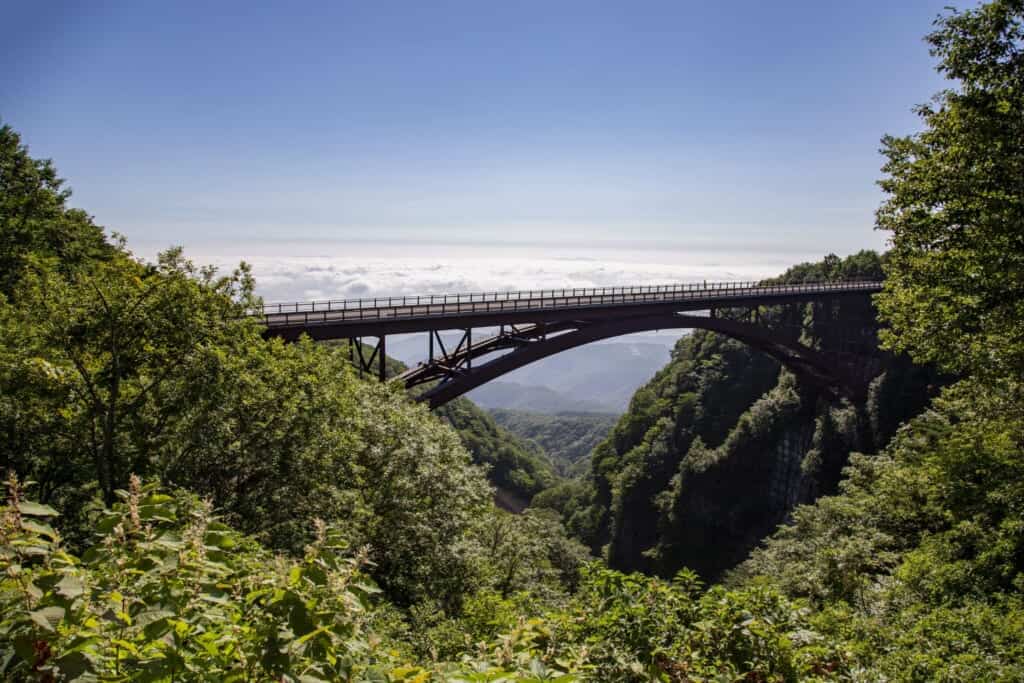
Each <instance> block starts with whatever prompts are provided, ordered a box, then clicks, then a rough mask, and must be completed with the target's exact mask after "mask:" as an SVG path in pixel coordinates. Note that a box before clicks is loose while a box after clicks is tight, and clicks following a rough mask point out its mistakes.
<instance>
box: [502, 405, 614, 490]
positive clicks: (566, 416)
mask: <svg viewBox="0 0 1024 683" xmlns="http://www.w3.org/2000/svg"><path fill="white" fill-rule="evenodd" d="M491 415H492V416H493V417H494V420H495V421H496V422H497V423H498V424H499V425H501V426H502V427H504V428H505V429H507V430H508V431H510V432H512V433H513V434H515V435H516V436H518V437H520V438H523V439H528V440H529V441H530V442H532V443H535V444H536V445H537V446H538V447H539V448H541V449H542V450H543V452H544V453H545V454H546V455H547V457H548V458H549V459H550V460H551V462H552V463H553V464H554V465H555V466H556V467H557V468H558V469H559V471H560V473H561V474H562V475H563V476H574V475H577V474H581V473H583V472H585V471H587V470H588V469H589V467H588V462H587V456H588V455H590V452H591V451H592V450H593V449H594V447H595V446H596V445H597V444H598V443H600V442H601V441H603V440H604V438H605V437H606V436H608V433H609V432H610V431H611V430H612V427H614V426H615V422H616V416H614V415H609V414H605V413H558V414H556V415H545V414H542V413H531V412H526V411H523V410H492V411H491Z"/></svg>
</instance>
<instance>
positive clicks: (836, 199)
mask: <svg viewBox="0 0 1024 683" xmlns="http://www.w3.org/2000/svg"><path fill="white" fill-rule="evenodd" d="M946 4H949V0H937V1H931V0H899V1H892V0H888V1H883V0H878V1H874V0H871V1H868V0H865V1H861V2H848V1H846V2H824V1H811V0H799V1H785V0H783V1H780V2H774V3H767V2H746V1H736V2H729V3H717V2H700V3H695V2H684V1H682V0H677V1H675V2H615V3H611V2H594V1H592V2H568V1H557V2H552V1H551V0H548V1H547V2H501V3H499V2H479V1H476V2H429V3H419V2H387V1H382V2H329V3H323V4H316V3H312V2H310V3H279V4H278V5H277V6H271V5H263V4H259V3H237V4H233V3H228V2H217V3H189V2H160V3H150V2H131V3H123V4H116V3H103V2H94V3H68V4H67V6H64V7H60V6H59V4H58V3H18V4H16V5H13V6H8V7H6V8H5V10H4V16H5V22H4V23H5V26H4V27H3V28H0V62H2V63H3V64H5V69H4V71H5V74H4V76H3V80H2V81H0V118H2V120H3V121H4V122H7V123H10V124H12V125H13V126H14V127H15V128H16V129H17V130H19V131H20V132H21V133H22V134H23V136H24V140H25V141H26V142H27V143H28V144H29V145H30V147H31V150H32V152H33V154H34V155H37V156H46V157H52V158H54V159H55V161H56V162H57V165H58V168H60V170H61V172H62V174H63V175H64V176H65V177H67V178H68V179H69V180H70V182H71V185H72V186H73V188H74V190H75V196H74V203H75V204H77V205H80V206H82V207H83V208H86V209H87V210H88V211H90V212H91V213H92V214H94V215H95V216H96V218H97V220H98V221H99V222H101V223H102V224H104V225H106V226H108V227H109V228H111V229H114V230H117V231H119V232H122V233H124V234H126V235H127V236H128V237H129V241H130V243H139V244H143V243H159V244H172V243H184V244H186V245H188V246H191V245H202V244H204V243H207V242H225V243H230V244H236V245H237V244H245V243H247V242H266V241H278V240H279V241H289V242H302V241H315V242H324V241H331V242H340V243H344V242H346V241H353V240H395V241H400V242H404V243H413V242H449V241H470V242H473V243H477V244H481V245H494V244H500V243H505V242H530V243H542V244H543V243H551V244H562V245H566V244H573V243H577V242H580V241H584V242H585V243H586V244H587V245H589V246H595V245H600V244H604V243H608V244H612V245H616V244H626V243H628V244H635V245H648V246H654V247H656V246H657V245H661V244H666V245H674V246H676V247H679V248H685V247H686V246H687V245H697V246H700V247H702V248H717V247H721V248H730V247H734V246H737V247H743V248H747V249H760V248H764V249H796V250H805V251H812V252H813V251H815V250H817V251H818V252H820V253H823V252H825V251H835V252H837V253H845V252H849V251H853V250H855V249H858V248H861V247H875V248H877V247H881V246H882V245H883V243H884V235H882V234H879V233H877V232H874V231H873V230H872V224H873V212H874V209H875V207H876V206H877V205H878V203H879V201H880V198H881V195H880V193H879V191H878V190H877V188H876V187H875V185H874V182H875V181H876V180H877V179H878V177H879V167H880V165H881V157H880V156H879V154H878V147H879V138H880V137H881V136H882V135H883V134H884V133H887V132H890V133H903V132H909V131H912V130H914V129H915V127H916V125H917V122H916V118H915V117H914V116H913V115H912V113H911V107H912V106H913V105H914V104H917V103H920V102H923V101H925V100H926V99H927V98H928V97H929V96H930V95H931V94H932V93H933V92H935V91H936V90H937V89H938V88H939V87H940V86H941V81H940V80H939V78H938V76H937V75H936V74H935V73H934V71H933V62H932V59H931V58H930V57H929V55H928V51H927V46H926V45H925V44H924V43H923V41H922V36H923V35H924V34H925V33H926V32H927V31H928V30H929V28H930V25H931V22H932V20H933V19H934V18H935V16H936V15H937V14H938V13H939V12H940V11H941V10H942V7H943V5H946ZM257 5H259V6H257Z"/></svg>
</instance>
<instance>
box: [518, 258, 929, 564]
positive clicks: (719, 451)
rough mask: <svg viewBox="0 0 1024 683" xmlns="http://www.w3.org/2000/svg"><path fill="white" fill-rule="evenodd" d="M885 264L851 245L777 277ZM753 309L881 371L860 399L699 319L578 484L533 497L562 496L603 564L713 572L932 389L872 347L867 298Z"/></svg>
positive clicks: (806, 277) (866, 272) (556, 500)
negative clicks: (814, 381)
mask: <svg viewBox="0 0 1024 683" xmlns="http://www.w3.org/2000/svg"><path fill="white" fill-rule="evenodd" d="M881 275H882V273H881V259H880V258H879V256H878V255H877V254H875V253H872V252H861V253H859V254H856V255H854V256H851V257H849V258H847V259H845V260H843V261H840V260H839V259H836V258H835V257H830V258H829V259H826V260H825V261H823V262H820V263H816V264H803V265H801V266H797V267H795V268H792V269H791V270H790V271H788V272H787V273H786V274H785V275H784V276H782V277H781V278H780V279H779V280H780V281H782V282H799V281H813V280H821V279H826V278H831V277H856V276H871V277H881ZM760 318H761V321H762V324H764V325H767V326H770V327H772V328H774V329H775V330H777V331H778V332H779V333H780V334H788V335H790V336H791V337H793V338H797V337H800V338H802V339H803V341H804V342H806V343H809V344H811V345H813V346H814V347H816V348H819V349H822V350H825V351H828V350H831V349H839V348H843V349H844V350H846V351H855V352H856V354H857V357H858V358H860V359H862V360H863V362H862V363H861V365H862V366H863V367H865V368H867V369H873V370H874V371H875V373H876V374H877V376H876V377H875V379H874V381H873V382H872V383H871V385H870V389H869V392H868V395H867V397H866V398H865V400H863V401H861V402H858V403H850V402H847V401H845V400H836V399H834V398H831V397H829V396H828V395H827V394H826V393H825V392H823V391H822V390H821V389H819V388H816V387H814V386H811V385H810V384H808V383H805V382H800V381H797V379H796V378H795V377H794V376H793V375H791V374H790V373H789V372H788V371H786V370H785V369H782V368H780V366H779V364H778V363H777V362H776V361H775V360H774V359H772V358H771V357H769V356H767V355H765V354H762V353H759V352H757V351H755V350H753V349H752V348H750V347H748V346H746V345H745V344H743V343H741V342H738V341H735V340H732V339H730V338H727V337H724V336H721V335H717V334H714V333H711V332H704V331H697V332H695V333H694V334H692V335H689V336H687V337H684V338H683V339H681V340H680V341H679V343H678V345H677V347H676V349H675V351H674V352H673V358H672V361H671V362H670V363H669V364H668V365H667V366H666V367H665V368H663V369H662V370H661V371H659V372H658V374H657V375H656V376H655V378H654V379H653V380H652V381H651V382H650V383H649V384H647V385H646V386H644V387H643V388H641V389H640V390H639V391H638V392H637V394H636V395H635V396H634V398H633V401H632V403H631V405H630V409H629V411H628V412H627V413H626V414H625V415H623V416H622V418H621V419H620V420H619V422H618V424H617V425H616V426H615V428H614V430H613V431H612V434H611V436H610V437H609V438H608V439H607V440H606V441H604V442H603V443H601V444H600V445H599V446H598V447H597V448H595V450H594V452H593V455H592V459H591V473H590V476H589V478H588V480H587V482H586V483H585V485H583V486H582V487H581V486H580V485H578V484H566V485H564V487H563V491H562V492H561V493H556V492H551V493H550V494H548V495H546V496H545V497H544V498H542V499H541V500H540V501H538V504H544V505H553V506H555V507H558V508H559V509H560V510H561V511H562V513H563V515H564V518H565V520H566V522H567V524H568V525H569V527H570V528H571V529H572V530H573V531H574V532H575V533H577V534H578V535H579V536H580V537H581V538H582V539H584V540H585V541H586V542H587V543H588V544H589V545H590V546H591V548H592V549H593V550H594V551H595V552H598V551H602V550H603V552H604V553H605V555H606V557H607V559H608V562H609V563H610V564H611V565H612V566H613V567H616V568H621V569H625V570H641V571H645V572H652V573H657V574H660V575H663V576H671V575H673V574H674V573H675V572H676V571H678V570H679V569H680V568H682V567H690V568H692V569H695V570H697V571H698V572H699V573H700V574H701V575H703V576H704V577H707V578H715V577H717V576H719V575H720V574H721V573H722V572H723V571H725V570H726V569H729V568H730V567H733V566H735V565H736V564H737V563H739V562H740V561H742V560H743V559H744V558H745V557H746V556H747V554H748V553H749V552H750V550H751V549H752V548H754V547H755V546H756V545H757V544H758V543H759V542H760V541H761V539H763V538H764V537H765V536H766V535H768V534H769V533H770V532H771V531H772V530H773V529H774V528H775V527H776V526H777V525H778V524H780V523H781V522H783V521H785V520H786V519H787V517H788V515H789V514H790V512H791V511H792V510H793V508H794V507H795V506H796V505H797V504H798V503H802V502H809V501H813V500H814V499H815V498H817V497H818V496H820V495H823V494H828V493H832V492H834V491H835V490H836V486H837V485H838V482H839V480H840V473H841V471H842V468H843V467H844V466H845V465H846V463H847V462H848V458H849V454H850V452H851V451H855V450H856V451H861V452H875V451H877V450H878V449H879V448H880V447H882V446H884V445H885V444H886V442H887V441H888V440H889V438H890V437H891V435H892V434H893V433H894V431H895V429H896V428H897V427H898V426H899V424H900V423H901V422H902V421H903V420H904V419H907V418H909V417H912V416H913V415H915V414H917V413H918V412H920V410H921V409H922V408H923V407H924V406H925V405H926V403H927V401H928V399H929V397H930V396H931V395H933V394H934V393H935V389H936V377H935V374H934V373H933V372H930V371H928V370H925V369H922V368H919V367H915V366H912V365H911V364H910V363H909V361H908V360H907V359H906V358H897V357H894V356H892V355H890V354H886V353H883V352H881V351H880V350H879V349H878V345H877V339H876V331H877V323H876V322H875V313H874V309H873V306H872V304H871V302H870V301H869V300H868V299H866V298H864V299H861V298H848V299H841V300H836V301H834V302H829V303H814V304H806V305H791V306H786V307H779V308H773V309H766V310H762V311H760ZM840 345H842V347H840Z"/></svg>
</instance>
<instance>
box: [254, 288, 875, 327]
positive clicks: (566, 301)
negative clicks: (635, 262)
mask: <svg viewBox="0 0 1024 683" xmlns="http://www.w3.org/2000/svg"><path fill="white" fill-rule="evenodd" d="M881 289H882V283H881V282H879V281H875V280H843V281H836V282H809V283H801V284H764V283H760V282H716V283H692V284H674V285H657V286H648V287H604V288H600V287H599V288H584V289H546V290H538V291H510V292H487V293H479V294H433V295H427V296H403V297H387V298H374V299H354V300H352V299H349V300H331V301H312V302H299V303H287V304H282V303H273V304H265V305H264V306H263V310H262V311H260V312H257V313H256V315H260V316H261V317H262V318H263V322H264V324H265V325H266V328H267V335H268V336H279V337H282V338H284V339H286V340H294V339H297V338H298V337H299V336H301V335H302V334H308V335H309V336H310V337H312V338H313V339H317V340H322V339H354V338H357V337H364V336H368V337H382V336H385V335H389V334H405V333H411V332H428V331H432V330H435V331H436V330H450V329H468V328H473V327H497V326H499V325H516V324H522V323H546V322H562V321H566V320H572V319H576V318H582V319H586V320H588V321H595V320H612V319H622V318H627V317H633V316H653V315H659V314H666V313H673V312H676V313H681V312H685V311H703V310H714V309H718V308H729V307H747V306H774V305H780V304H785V303H792V302H797V301H806V300H811V299H822V298H832V297H837V296H844V295H868V294H873V293H875V292H879V291H881Z"/></svg>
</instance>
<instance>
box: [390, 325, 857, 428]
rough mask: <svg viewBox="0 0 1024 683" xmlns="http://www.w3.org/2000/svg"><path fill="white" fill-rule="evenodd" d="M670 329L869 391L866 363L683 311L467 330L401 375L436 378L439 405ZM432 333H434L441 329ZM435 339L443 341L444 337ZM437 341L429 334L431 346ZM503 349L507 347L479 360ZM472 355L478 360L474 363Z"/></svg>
mask: <svg viewBox="0 0 1024 683" xmlns="http://www.w3.org/2000/svg"><path fill="white" fill-rule="evenodd" d="M667 329H703V330H709V331H712V332H716V333H718V334H723V335H726V336H728V337H731V338H733V339H736V340H738V341H740V342H743V343H744V344H746V345H748V346H750V347H752V348H754V349H757V350H758V351H761V352H763V353H766V354H768V355H770V356H772V357H773V358H775V359H776V360H778V361H779V362H780V363H782V364H783V365H784V366H786V367H787V368H789V369H790V370H791V371H793V372H794V374H796V375H797V376H798V377H800V378H801V379H802V380H804V381H807V382H810V383H811V384H813V385H815V386H817V387H819V388H820V389H822V390H824V391H826V392H827V393H829V394H831V395H833V396H840V395H842V396H845V397H847V398H851V399H859V398H862V397H863V396H864V394H865V393H866V388H867V381H866V378H865V373H864V372H862V370H863V369H864V368H863V367H860V366H862V365H863V363H857V362H850V359H849V358H847V359H839V358H836V357H835V354H827V353H823V352H820V351H818V350H816V349H812V348H810V347H808V346H807V345H805V344H801V343H800V342H797V341H794V340H790V339H786V338H785V337H783V336H780V335H778V334H777V333H773V332H772V331H771V330H769V329H768V328H765V327H763V326H761V325H757V324H754V323H749V322H742V321H737V320H730V319H726V318H720V317H715V316H714V315H710V316H695V315H686V314H683V313H672V314H661V315H653V316H643V317H631V318H625V319H621V320H604V321H596V322H588V321H567V322H563V323H557V324H554V325H550V324H543V323H538V324H533V325H529V326H524V327H515V326H508V329H506V327H505V326H503V327H502V328H501V329H500V331H499V332H498V334H496V335H494V336H492V337H489V338H487V339H485V340H482V341H480V342H478V343H468V341H469V340H468V339H467V338H466V336H465V335H468V334H469V332H468V331H467V332H466V333H465V334H464V337H463V339H462V340H461V341H460V342H459V344H458V345H457V347H456V348H455V349H454V350H453V351H452V352H451V353H448V352H447V350H444V347H443V344H441V348H442V350H443V355H442V356H441V357H440V358H438V359H434V358H431V360H430V361H428V362H427V363H424V364H421V365H419V366H417V367H414V368H411V369H409V370H408V371H406V372H405V373H403V374H402V375H400V376H399V378H397V379H400V380H401V381H403V382H404V383H405V384H406V386H407V387H408V388H413V387H416V386H419V385H422V384H426V383H430V382H435V381H436V382H437V384H435V385H434V386H432V387H430V388H429V389H427V390H426V391H423V392H421V393H419V394H418V395H417V398H418V399H419V400H422V401H426V402H427V403H428V404H429V405H430V407H431V408H435V407H438V406H441V405H444V404H445V403H447V402H449V401H451V400H453V399H455V398H457V397H459V396H461V395H463V394H465V393H466V392H469V391H471V390H473V389H475V388H477V387H479V386H481V385H483V384H486V383H487V382H490V381H492V380H494V379H497V378H498V377H501V376H502V375H505V374H507V373H509V372H512V371H513V370H516V369H518V368H521V367H524V366H525V365H529V364H530V363H534V362H536V361H538V360H541V359H543V358H547V357H549V356H553V355H556V354H558V353H561V352H563V351H568V350H570V349H573V348H577V347H580V346H584V345H586V344H590V343H593V342H597V341H601V340H603V339H610V338H613V337H618V336H622V335H626V334H633V333H636V332H648V331H652V330H667ZM429 334H431V335H435V336H436V335H437V332H436V331H431V332H430V333H429ZM436 339H437V340H438V342H439V343H440V337H439V336H436ZM433 342H434V340H433V339H431V346H432V347H433V346H434V343H433ZM500 351H507V352H506V353H504V354H503V355H500V356H497V357H496V358H493V359H489V360H484V361H483V362H480V360H481V359H484V358H485V357H486V356H489V355H491V354H494V353H497V352H500ZM432 355H433V354H432ZM862 360H863V359H862ZM474 361H477V362H476V363H475V364H474Z"/></svg>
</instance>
